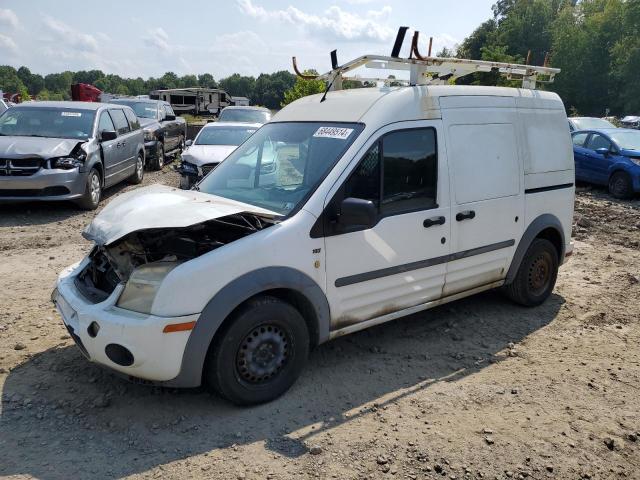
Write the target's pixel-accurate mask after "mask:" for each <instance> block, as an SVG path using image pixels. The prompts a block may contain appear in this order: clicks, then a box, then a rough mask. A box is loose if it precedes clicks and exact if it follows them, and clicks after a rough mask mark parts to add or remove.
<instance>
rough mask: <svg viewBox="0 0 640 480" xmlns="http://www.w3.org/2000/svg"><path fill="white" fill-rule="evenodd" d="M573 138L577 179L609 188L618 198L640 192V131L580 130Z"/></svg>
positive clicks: (628, 196)
mask: <svg viewBox="0 0 640 480" xmlns="http://www.w3.org/2000/svg"><path fill="white" fill-rule="evenodd" d="M571 136H572V138H573V158H574V160H575V164H576V180H578V181H583V182H589V183H593V184H596V185H606V186H608V187H609V193H611V195H613V196H614V197H616V198H631V197H632V196H633V194H634V193H637V192H640V130H631V129H626V128H615V129H614V128H608V129H599V130H580V131H577V132H573V133H572V134H571Z"/></svg>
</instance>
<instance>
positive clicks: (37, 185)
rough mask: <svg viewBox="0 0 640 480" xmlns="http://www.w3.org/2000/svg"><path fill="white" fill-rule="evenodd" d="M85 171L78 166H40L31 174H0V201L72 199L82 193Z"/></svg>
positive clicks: (84, 183) (84, 184)
mask: <svg viewBox="0 0 640 480" xmlns="http://www.w3.org/2000/svg"><path fill="white" fill-rule="evenodd" d="M86 178H87V177H86V173H82V172H80V171H79V169H78V168H73V169H71V170H62V169H56V168H51V169H49V168H41V169H40V170H38V171H37V172H36V173H34V174H33V175H29V176H24V177H19V176H9V175H7V176H4V175H0V202H2V201H11V202H13V201H33V200H38V201H51V200H73V199H75V198H79V197H81V196H82V195H83V194H84V191H85V187H86Z"/></svg>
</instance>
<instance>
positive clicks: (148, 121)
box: [111, 98, 187, 170]
mask: <svg viewBox="0 0 640 480" xmlns="http://www.w3.org/2000/svg"><path fill="white" fill-rule="evenodd" d="M111 103H114V104H117V105H127V106H128V107H131V108H132V109H133V111H134V112H136V115H137V116H138V119H139V120H140V125H142V128H143V129H144V147H145V150H146V152H147V165H148V166H149V167H150V168H152V169H153V170H161V169H162V167H163V166H164V164H165V163H166V161H167V160H170V159H171V156H172V155H174V156H175V155H177V154H178V153H180V152H182V150H184V147H185V139H186V138H187V122H186V121H185V119H184V118H182V117H176V114H175V113H174V111H173V109H172V108H171V105H170V104H169V103H168V102H163V101H158V100H145V99H137V98H135V99H134V98H121V99H117V100H112V101H111Z"/></svg>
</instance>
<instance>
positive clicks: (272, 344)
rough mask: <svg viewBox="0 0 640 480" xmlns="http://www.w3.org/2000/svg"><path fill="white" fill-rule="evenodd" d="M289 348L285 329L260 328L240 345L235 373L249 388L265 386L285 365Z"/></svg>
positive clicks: (250, 333)
mask: <svg viewBox="0 0 640 480" xmlns="http://www.w3.org/2000/svg"><path fill="white" fill-rule="evenodd" d="M290 347H291V341H290V339H289V335H288V334H287V332H286V331H285V330H284V329H282V328H281V327H279V326H277V325H273V324H267V325H260V326H258V327H256V328H254V329H253V330H251V332H249V334H248V335H246V336H245V337H244V338H243V339H242V341H241V342H240V345H239V347H238V351H237V353H236V371H237V373H238V375H239V376H240V378H241V379H242V380H243V381H245V382H247V383H249V384H252V385H261V384H265V383H267V382H269V381H270V380H272V379H273V378H274V377H275V376H277V375H278V373H280V372H281V371H282V369H283V368H284V367H285V366H286V365H287V363H288V361H289V358H290V350H291V348H290Z"/></svg>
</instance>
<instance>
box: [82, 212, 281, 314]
mask: <svg viewBox="0 0 640 480" xmlns="http://www.w3.org/2000/svg"><path fill="white" fill-rule="evenodd" d="M273 224H274V221H273V220H272V219H269V218H264V217H260V216H258V215H255V214H251V213H238V214H233V215H228V216H226V217H221V218H216V219H213V220H209V221H207V222H203V223H198V224H196V225H191V226H188V227H179V228H152V229H147V230H141V231H135V232H132V233H129V234H127V235H125V236H124V237H122V238H120V239H118V240H116V241H115V242H113V243H111V244H109V245H96V246H95V247H94V249H93V250H92V251H91V253H90V254H89V259H90V262H89V263H88V264H87V266H86V267H85V268H84V269H83V270H82V271H81V272H80V274H79V275H78V276H77V277H76V279H75V284H76V287H77V288H78V290H79V291H80V292H81V293H82V294H83V295H84V296H85V297H86V298H87V299H88V300H89V301H91V302H93V303H98V302H102V301H104V300H105V299H106V298H108V297H109V295H111V293H112V292H113V291H114V290H115V288H116V286H117V285H118V284H126V285H127V286H126V287H125V290H124V292H123V294H122V296H121V299H120V300H119V302H118V306H121V307H122V308H128V309H130V310H133V311H138V312H141V313H149V312H148V310H149V309H150V307H151V305H148V304H147V303H148V302H139V301H138V300H137V299H136V296H144V297H147V296H148V295H149V294H150V293H151V290H155V289H153V288H152V287H153V286H154V285H156V284H157V286H159V281H160V280H161V279H162V278H164V276H166V274H168V273H169V272H170V271H171V270H172V269H173V268H175V267H176V266H178V265H179V264H181V263H183V262H186V261H189V260H191V259H193V258H196V257H199V256H201V255H204V254H205V253H208V252H210V251H212V250H215V249H217V248H220V247H222V246H224V245H226V244H228V243H231V242H233V241H235V240H238V239H240V238H243V237H245V236H247V235H250V234H252V233H255V232H257V231H260V230H262V229H264V228H266V227H268V226H271V225H273ZM154 293H155V291H154ZM143 307H146V308H143ZM145 310H147V311H145Z"/></svg>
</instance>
